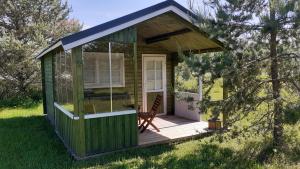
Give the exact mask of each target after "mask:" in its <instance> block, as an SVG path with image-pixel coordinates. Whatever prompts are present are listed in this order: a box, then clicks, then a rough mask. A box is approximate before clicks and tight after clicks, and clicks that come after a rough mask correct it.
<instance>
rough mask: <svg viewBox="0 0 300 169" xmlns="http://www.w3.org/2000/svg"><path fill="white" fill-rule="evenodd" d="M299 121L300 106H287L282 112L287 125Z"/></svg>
mask: <svg viewBox="0 0 300 169" xmlns="http://www.w3.org/2000/svg"><path fill="white" fill-rule="evenodd" d="M299 120H300V105H297V106H289V108H288V109H286V110H285V112H284V121H285V123H287V124H296V123H297V122H298V121H299Z"/></svg>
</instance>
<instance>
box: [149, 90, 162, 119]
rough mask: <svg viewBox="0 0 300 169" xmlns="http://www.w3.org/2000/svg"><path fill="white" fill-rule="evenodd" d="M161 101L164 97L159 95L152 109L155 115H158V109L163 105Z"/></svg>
mask: <svg viewBox="0 0 300 169" xmlns="http://www.w3.org/2000/svg"><path fill="white" fill-rule="evenodd" d="M161 100H162V96H161V95H160V94H158V95H157V96H156V98H155V100H154V103H153V105H152V108H151V111H150V112H151V113H153V114H154V115H156V114H157V111H158V108H159V106H160V104H161Z"/></svg>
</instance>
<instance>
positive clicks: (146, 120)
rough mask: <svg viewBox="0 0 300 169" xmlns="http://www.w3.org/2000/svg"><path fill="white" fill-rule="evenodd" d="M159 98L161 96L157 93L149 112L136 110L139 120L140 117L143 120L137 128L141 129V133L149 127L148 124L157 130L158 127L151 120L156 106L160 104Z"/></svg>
mask: <svg viewBox="0 0 300 169" xmlns="http://www.w3.org/2000/svg"><path fill="white" fill-rule="evenodd" d="M161 100H162V96H161V95H157V96H156V98H155V100H154V103H153V105H152V108H151V110H150V111H149V112H138V118H139V122H140V121H141V119H142V120H143V122H142V123H141V124H140V126H139V129H141V133H143V132H144V131H145V130H146V129H147V128H148V127H149V125H151V126H152V127H153V128H154V129H156V130H157V131H158V132H159V129H158V128H157V127H156V126H155V125H154V124H153V123H152V121H153V119H154V117H155V116H156V114H157V113H158V108H159V106H160V104H161Z"/></svg>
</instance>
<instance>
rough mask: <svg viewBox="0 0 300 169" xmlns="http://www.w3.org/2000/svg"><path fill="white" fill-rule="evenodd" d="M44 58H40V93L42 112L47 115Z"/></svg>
mask: <svg viewBox="0 0 300 169" xmlns="http://www.w3.org/2000/svg"><path fill="white" fill-rule="evenodd" d="M44 64H45V63H44V57H42V58H41V80H42V93H43V111H44V114H47V104H46V87H45V65H44Z"/></svg>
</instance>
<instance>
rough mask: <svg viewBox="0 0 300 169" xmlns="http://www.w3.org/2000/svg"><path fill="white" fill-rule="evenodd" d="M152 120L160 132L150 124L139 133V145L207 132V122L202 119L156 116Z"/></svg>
mask: <svg viewBox="0 0 300 169" xmlns="http://www.w3.org/2000/svg"><path fill="white" fill-rule="evenodd" d="M153 121H154V122H153V123H154V124H155V125H156V126H157V127H158V128H159V129H160V132H157V131H156V130H154V129H153V128H152V127H151V126H150V127H149V128H148V129H147V130H146V131H145V132H143V133H140V134H139V146H148V145H154V144H161V143H167V142H170V141H175V140H180V139H188V138H191V137H195V136H200V135H202V134H204V133H207V132H209V131H208V130H207V128H208V123H207V122H203V121H201V122H197V121H191V120H187V119H184V118H180V117H176V116H158V117H155V119H154V120H153Z"/></svg>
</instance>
